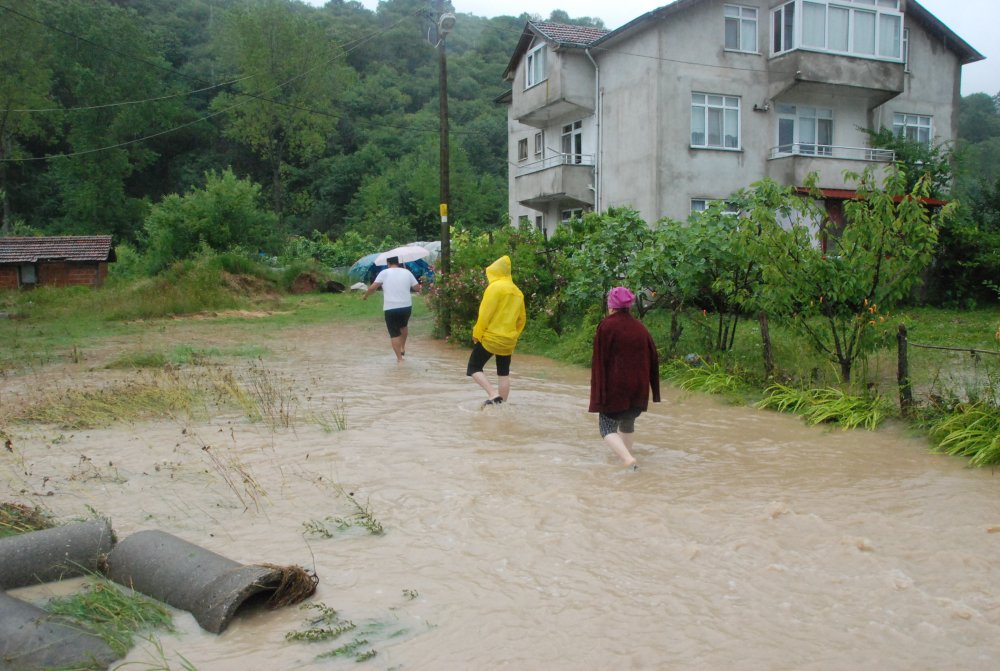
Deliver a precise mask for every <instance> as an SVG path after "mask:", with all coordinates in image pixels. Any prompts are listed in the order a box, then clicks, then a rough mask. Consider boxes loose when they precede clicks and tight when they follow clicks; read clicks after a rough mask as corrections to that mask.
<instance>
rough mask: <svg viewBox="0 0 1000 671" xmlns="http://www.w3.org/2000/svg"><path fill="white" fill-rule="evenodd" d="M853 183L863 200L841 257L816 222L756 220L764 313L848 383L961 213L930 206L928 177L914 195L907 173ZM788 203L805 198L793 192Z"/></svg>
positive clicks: (852, 206)
mask: <svg viewBox="0 0 1000 671" xmlns="http://www.w3.org/2000/svg"><path fill="white" fill-rule="evenodd" d="M848 178H849V179H851V180H853V181H855V182H856V183H857V193H858V196H857V198H855V199H854V200H850V201H848V202H847V203H845V205H844V216H845V219H846V225H845V226H844V228H843V231H842V232H840V234H839V236H838V237H837V239H836V253H835V254H834V253H828V252H827V251H825V250H824V249H823V247H822V246H821V245H820V244H818V242H819V241H818V239H817V232H816V231H815V230H814V229H812V228H811V227H810V225H809V224H810V219H809V218H808V217H798V218H794V219H791V220H789V221H786V222H784V223H779V222H778V220H777V219H776V218H775V217H773V216H772V215H770V214H768V212H769V210H770V208H763V209H757V210H756V213H757V214H758V215H761V214H762V215H764V216H763V217H760V216H755V215H751V218H752V220H753V221H754V223H755V224H758V225H760V227H761V235H760V236H758V237H756V238H754V239H752V240H751V244H752V249H751V254H752V255H753V256H754V257H755V258H757V259H758V260H759V263H760V266H761V270H762V279H763V282H762V284H761V286H760V287H759V290H758V292H759V300H760V302H761V305H762V307H764V308H765V309H766V310H767V311H768V313H769V314H770V315H773V316H777V317H780V318H783V319H787V320H788V321H789V322H790V323H791V324H793V325H794V326H795V327H796V328H797V329H799V330H800V331H801V332H802V333H804V334H805V335H806V336H807V337H808V339H809V342H811V343H812V345H813V347H814V348H815V349H816V351H817V352H820V353H822V354H824V355H826V356H827V357H829V359H830V360H831V361H832V362H834V363H835V364H837V365H838V366H839V368H840V374H841V378H842V379H843V381H844V382H849V381H850V379H851V371H852V367H853V365H854V363H855V362H856V361H857V360H858V359H859V358H861V357H863V356H865V355H866V354H868V353H870V352H871V351H873V350H874V349H875V347H876V346H877V344H878V339H879V335H880V333H882V332H883V331H882V329H880V328H879V327H880V325H881V324H882V322H883V321H884V319H885V316H886V315H887V314H888V312H889V311H890V310H891V309H892V308H893V307H895V306H896V305H897V304H898V303H900V302H901V301H903V300H904V299H905V298H906V297H907V296H908V295H909V293H910V291H911V290H912V289H913V287H914V286H915V285H916V283H917V282H918V281H919V280H920V277H921V273H922V272H923V270H924V268H926V267H927V265H928V264H929V263H930V260H931V258H932V256H933V253H934V249H935V245H936V244H937V233H938V227H939V224H940V222H941V221H942V220H943V219H945V218H947V217H948V216H950V214H951V211H952V209H953V207H951V206H948V207H945V208H944V209H943V210H940V211H936V212H932V210H931V208H929V207H928V206H927V205H925V204H924V203H923V200H924V199H926V198H927V197H928V196H929V194H930V192H931V178H930V176H929V175H926V174H925V175H924V176H922V177H921V178H920V179H919V180H918V181H917V183H916V184H915V185H914V186H913V188H912V189H909V190H908V189H907V178H906V175H905V174H904V173H903V172H902V171H895V172H894V173H893V174H891V175H889V176H888V177H886V179H885V182H884V183H883V184H881V185H879V184H877V183H876V180H875V177H874V175H873V174H872V173H871V172H870V171H866V172H864V173H863V174H861V175H857V174H854V175H848ZM764 188H767V187H766V186H765V187H764ZM760 189H761V187H758V192H759V191H760ZM783 197H784V198H789V199H791V198H796V199H797V198H798V197H797V196H794V195H792V194H791V193H790V192H786V193H785V194H784V196H783ZM751 198H752V199H753V198H754V197H753V196H751ZM789 207H790V208H794V207H795V205H794V203H791V202H790V203H789Z"/></svg>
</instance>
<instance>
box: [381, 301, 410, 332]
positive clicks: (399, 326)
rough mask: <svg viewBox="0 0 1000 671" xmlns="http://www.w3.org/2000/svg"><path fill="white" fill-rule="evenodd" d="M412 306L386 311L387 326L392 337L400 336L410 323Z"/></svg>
mask: <svg viewBox="0 0 1000 671" xmlns="http://www.w3.org/2000/svg"><path fill="white" fill-rule="evenodd" d="M412 312H413V308H412V307H405V308H392V309H391V310H386V311H385V327H386V328H387V329H389V337H390V338H398V337H399V336H401V335H402V334H403V329H405V328H406V327H407V325H408V324H409V323H410V313H412Z"/></svg>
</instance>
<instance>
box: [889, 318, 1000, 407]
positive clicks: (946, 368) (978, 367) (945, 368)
mask: <svg viewBox="0 0 1000 671" xmlns="http://www.w3.org/2000/svg"><path fill="white" fill-rule="evenodd" d="M896 344H897V361H898V364H897V371H896V382H897V385H898V388H899V407H900V411H901V413H902V414H903V415H904V416H908V415H911V414H912V413H913V411H914V409H915V408H916V407H917V406H920V405H924V406H937V407H942V408H945V409H953V408H954V407H956V406H957V405H959V404H962V403H976V402H985V403H989V404H991V405H994V406H996V405H1000V350H984V349H978V348H974V347H965V348H962V347H946V346H942V345H931V344H926V343H915V342H910V341H909V335H908V333H907V330H906V326H903V325H900V326H899V330H898V332H897V335H896Z"/></svg>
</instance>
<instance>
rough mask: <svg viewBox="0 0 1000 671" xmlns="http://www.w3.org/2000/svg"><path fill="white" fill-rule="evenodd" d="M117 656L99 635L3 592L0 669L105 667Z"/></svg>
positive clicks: (31, 670) (0, 597) (29, 670)
mask: <svg viewBox="0 0 1000 671" xmlns="http://www.w3.org/2000/svg"><path fill="white" fill-rule="evenodd" d="M118 658H119V655H117V654H116V653H115V652H114V651H113V650H112V649H111V648H110V647H109V646H108V644H107V643H105V642H104V641H102V640H101V639H100V638H98V637H97V636H94V635H93V634H90V633H88V632H86V631H83V630H82V629H80V627H78V626H76V625H73V624H68V623H64V622H61V621H60V620H58V619H56V618H54V617H53V616H52V615H49V614H48V613H46V612H45V611H44V610H42V609H41V608H37V607H35V606H32V605H31V604H30V603H26V602H24V601H21V600H20V599H15V598H14V597H12V596H10V595H9V594H7V593H6V592H0V671H39V669H97V668H101V669H103V668H107V667H108V666H110V665H111V663H112V662H114V661H115V660H116V659H118Z"/></svg>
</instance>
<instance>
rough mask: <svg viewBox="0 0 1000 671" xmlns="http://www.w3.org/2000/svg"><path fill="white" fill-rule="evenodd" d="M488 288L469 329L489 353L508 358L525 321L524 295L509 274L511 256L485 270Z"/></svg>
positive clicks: (499, 260)
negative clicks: (477, 315) (476, 317)
mask: <svg viewBox="0 0 1000 671" xmlns="http://www.w3.org/2000/svg"><path fill="white" fill-rule="evenodd" d="M486 279H488V280H489V282H490V283H489V285H488V286H487V287H486V291H484V292H483V300H482V302H481V303H480V304H479V319H477V320H476V324H475V326H473V327H472V337H473V339H474V340H476V341H477V342H481V343H482V344H483V347H485V348H486V351H487V352H489V353H491V354H501V355H509V354H511V353H513V352H514V347H515V346H516V345H517V339H518V337H519V336H520V335H521V331H523V330H524V324H525V320H526V315H525V309H524V294H522V293H521V290H520V289H518V288H517V285H515V284H514V279H513V278H512V277H511V274H510V257H509V256H501V257H500V258H499V259H497V260H496V261H494V262H493V263H491V264H490V265H489V267H487V268H486Z"/></svg>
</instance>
